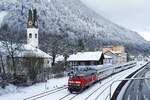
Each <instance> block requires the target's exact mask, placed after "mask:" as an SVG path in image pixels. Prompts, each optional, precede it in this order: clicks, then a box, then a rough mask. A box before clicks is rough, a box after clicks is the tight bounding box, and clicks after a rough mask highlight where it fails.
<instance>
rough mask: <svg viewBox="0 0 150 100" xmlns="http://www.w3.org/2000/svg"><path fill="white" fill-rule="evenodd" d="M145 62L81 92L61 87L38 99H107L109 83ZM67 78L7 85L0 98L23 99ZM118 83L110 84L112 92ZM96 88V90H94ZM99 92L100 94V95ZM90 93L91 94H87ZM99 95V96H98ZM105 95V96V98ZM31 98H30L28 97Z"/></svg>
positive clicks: (0, 91)
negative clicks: (77, 92)
mask: <svg viewBox="0 0 150 100" xmlns="http://www.w3.org/2000/svg"><path fill="white" fill-rule="evenodd" d="M144 64H145V62H138V63H137V66H136V67H133V68H131V69H128V70H126V71H123V72H120V73H118V74H115V75H113V76H111V77H109V78H107V79H105V80H103V81H102V82H101V83H97V84H95V85H93V86H91V87H90V88H88V89H86V90H85V91H84V92H83V93H81V94H78V95H76V94H70V93H69V92H68V91H67V89H63V90H61V91H59V92H56V93H53V94H50V95H47V96H45V97H42V98H40V99H38V100H50V99H51V100H59V99H60V98H62V97H64V96H65V95H68V96H67V97H66V98H63V99H62V100H69V99H70V98H72V97H74V98H73V100H94V99H95V98H97V99H100V100H105V99H109V96H108V95H109V89H110V88H109V86H110V84H111V83H112V82H113V81H115V80H118V79H124V78H125V77H126V76H128V75H129V74H130V73H132V72H134V71H135V70H137V69H139V68H140V67H141V66H142V65H144ZM67 80H68V78H67V77H65V78H60V79H51V80H49V81H48V82H47V83H39V84H35V85H33V86H30V87H25V88H23V87H22V88H21V87H19V88H17V87H15V86H12V85H10V86H8V87H7V88H6V89H5V90H2V89H1V90H0V94H2V95H1V96H0V100H11V99H12V100H23V99H25V98H27V97H30V96H33V95H36V94H39V93H42V92H45V91H49V90H52V89H55V88H57V87H61V86H64V87H65V85H67ZM118 84H119V83H115V84H114V85H113V86H112V93H113V92H114V90H115V89H116V87H117V86H118ZM96 90H97V91H96ZM94 91H96V92H94ZM100 94H101V95H100ZM89 95H91V96H89ZM98 95H99V96H98ZM106 97H107V98H106ZM30 100H32V99H30Z"/></svg>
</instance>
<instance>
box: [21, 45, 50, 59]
mask: <svg viewBox="0 0 150 100" xmlns="http://www.w3.org/2000/svg"><path fill="white" fill-rule="evenodd" d="M22 49H23V51H21V53H20V54H21V55H20V56H26V55H28V54H34V55H36V56H37V57H45V58H52V57H51V56H50V55H49V54H47V53H45V52H44V51H42V50H40V49H38V48H34V47H33V46H31V45H28V44H25V45H23V46H22Z"/></svg>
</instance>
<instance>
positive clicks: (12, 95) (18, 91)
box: [0, 77, 68, 100]
mask: <svg viewBox="0 0 150 100" xmlns="http://www.w3.org/2000/svg"><path fill="white" fill-rule="evenodd" d="M67 80H68V78H67V77H64V78H59V79H51V80H49V81H48V82H46V83H38V84H35V85H33V86H29V87H25V88H24V87H19V88H17V87H15V86H13V85H10V86H8V87H7V88H6V89H5V90H2V89H0V91H1V92H0V94H2V91H3V95H1V96H0V100H23V99H24V98H27V97H30V96H32V95H35V94H39V93H41V92H45V91H48V90H52V89H55V88H57V87H61V86H64V85H67Z"/></svg>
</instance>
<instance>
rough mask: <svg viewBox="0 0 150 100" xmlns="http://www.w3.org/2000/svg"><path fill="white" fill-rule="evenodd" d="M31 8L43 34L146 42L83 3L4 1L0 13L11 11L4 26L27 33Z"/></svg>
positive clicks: (40, 0) (67, 0)
mask: <svg viewBox="0 0 150 100" xmlns="http://www.w3.org/2000/svg"><path fill="white" fill-rule="evenodd" d="M10 1H11V0H10ZM33 4H34V5H33ZM30 8H37V10H38V15H39V26H40V27H39V28H40V33H41V34H42V33H46V34H58V35H64V34H67V35H69V36H70V37H72V38H78V37H86V36H94V37H96V38H97V39H98V40H101V42H112V41H116V42H119V43H124V44H128V43H132V44H134V43H136V44H137V43H138V44H143V43H146V41H145V40H144V39H143V38H142V37H141V36H139V35H138V34H137V33H136V32H133V31H130V30H127V29H125V28H123V27H120V26H118V25H116V24H114V23H112V22H111V21H109V20H107V19H105V18H104V17H102V16H100V15H98V14H96V13H95V12H94V11H92V10H91V9H89V8H88V7H86V6H85V5H84V4H83V3H82V2H81V1H80V0H12V1H11V2H9V1H6V0H1V1H0V12H1V11H7V12H8V14H7V15H6V17H5V18H4V20H3V23H7V24H8V25H9V26H10V27H11V29H14V30H15V29H17V30H19V31H20V32H22V31H24V32H26V22H27V16H28V10H29V9H30Z"/></svg>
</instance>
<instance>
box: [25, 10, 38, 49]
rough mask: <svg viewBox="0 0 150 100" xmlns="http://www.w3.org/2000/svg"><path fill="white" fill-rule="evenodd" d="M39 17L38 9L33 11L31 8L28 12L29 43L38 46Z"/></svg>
mask: <svg viewBox="0 0 150 100" xmlns="http://www.w3.org/2000/svg"><path fill="white" fill-rule="evenodd" d="M37 20H38V18H37V11H36V9H34V10H33V11H32V10H31V9H30V10H29V14H28V23H27V44H29V45H31V46H33V47H35V48H38V47H39V46H38V44H39V41H38V31H39V29H38V21H37Z"/></svg>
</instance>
